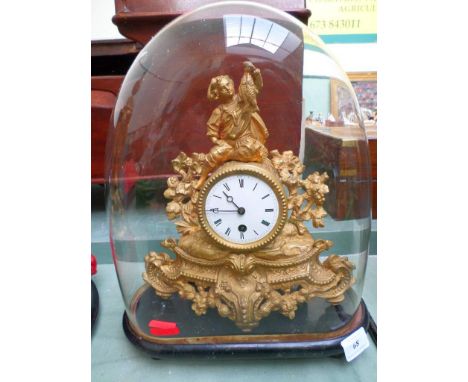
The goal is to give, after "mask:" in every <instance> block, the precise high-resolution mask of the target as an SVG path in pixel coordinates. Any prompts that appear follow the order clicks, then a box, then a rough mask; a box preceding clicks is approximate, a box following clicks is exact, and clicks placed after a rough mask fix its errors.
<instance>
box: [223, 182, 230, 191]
mask: <svg viewBox="0 0 468 382" xmlns="http://www.w3.org/2000/svg"><path fill="white" fill-rule="evenodd" d="M223 186H224V188H225V189H226V190H228V191H230V190H231V189H230V188H229V186H228V184H227V183H223Z"/></svg>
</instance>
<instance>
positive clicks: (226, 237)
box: [199, 164, 286, 250]
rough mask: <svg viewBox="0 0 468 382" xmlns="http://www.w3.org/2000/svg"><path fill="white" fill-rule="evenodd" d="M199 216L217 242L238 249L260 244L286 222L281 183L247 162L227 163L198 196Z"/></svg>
mask: <svg viewBox="0 0 468 382" xmlns="http://www.w3.org/2000/svg"><path fill="white" fill-rule="evenodd" d="M232 167H234V166H232ZM199 217H200V220H201V223H202V227H203V228H204V229H205V231H206V232H207V233H208V234H209V235H210V236H211V237H212V238H213V239H215V240H216V241H217V242H218V243H220V244H222V245H224V246H227V247H229V248H232V249H237V250H246V249H253V248H258V247H260V246H262V245H265V244H266V243H268V242H269V241H271V240H272V239H273V237H274V236H276V234H277V233H278V232H279V230H280V229H281V228H282V226H283V225H284V222H285V218H286V205H285V196H284V191H283V188H282V185H281V184H280V183H279V182H277V181H275V180H273V176H271V174H270V173H269V172H268V171H267V170H265V169H262V168H259V167H253V166H252V165H247V164H245V165H244V164H239V165H237V166H236V167H234V168H229V167H228V169H225V170H224V171H222V172H221V173H220V174H215V175H213V176H212V177H211V178H209V179H208V181H207V184H206V185H205V187H204V189H203V190H202V192H201V196H200V200H199Z"/></svg>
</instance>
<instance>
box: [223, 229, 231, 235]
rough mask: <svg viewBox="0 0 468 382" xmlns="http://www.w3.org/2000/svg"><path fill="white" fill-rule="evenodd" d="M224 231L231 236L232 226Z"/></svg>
mask: <svg viewBox="0 0 468 382" xmlns="http://www.w3.org/2000/svg"><path fill="white" fill-rule="evenodd" d="M224 233H225V234H226V235H227V236H229V235H230V233H231V228H229V227H228V229H227V230H226V231H225V232H224Z"/></svg>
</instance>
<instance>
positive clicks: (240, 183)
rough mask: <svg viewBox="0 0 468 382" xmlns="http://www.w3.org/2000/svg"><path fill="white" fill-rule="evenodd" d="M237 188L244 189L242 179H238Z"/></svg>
mask: <svg viewBox="0 0 468 382" xmlns="http://www.w3.org/2000/svg"><path fill="white" fill-rule="evenodd" d="M239 187H240V188H244V179H239Z"/></svg>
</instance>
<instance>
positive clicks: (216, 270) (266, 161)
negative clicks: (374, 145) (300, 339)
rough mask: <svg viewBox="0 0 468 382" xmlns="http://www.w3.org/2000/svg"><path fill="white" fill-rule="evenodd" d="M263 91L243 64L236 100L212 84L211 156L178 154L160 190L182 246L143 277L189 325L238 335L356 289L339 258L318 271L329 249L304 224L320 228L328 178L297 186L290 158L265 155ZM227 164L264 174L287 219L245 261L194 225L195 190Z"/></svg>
mask: <svg viewBox="0 0 468 382" xmlns="http://www.w3.org/2000/svg"><path fill="white" fill-rule="evenodd" d="M244 79H245V81H244ZM243 81H244V82H243ZM261 85H262V82H261V75H260V71H259V69H257V68H255V67H254V66H253V65H252V64H244V77H243V80H241V87H240V89H239V93H240V95H235V94H234V91H233V82H232V80H231V79H230V78H229V77H228V76H218V77H216V78H215V79H213V80H212V82H211V83H210V86H209V90H208V97H209V99H212V100H220V101H221V102H222V104H221V105H220V106H218V107H217V108H216V109H215V111H214V112H213V114H212V116H211V117H210V120H209V122H208V136H209V137H210V138H211V139H212V141H213V143H214V144H215V146H214V147H213V148H212V150H210V152H209V153H208V154H203V153H193V154H191V155H190V156H188V155H187V154H185V153H183V152H182V153H180V154H179V155H178V156H177V158H175V159H174V160H173V161H172V166H173V169H174V172H175V173H176V175H175V176H171V177H170V178H169V179H168V180H167V186H168V188H167V189H166V191H165V192H164V196H165V197H166V198H167V199H168V200H169V203H168V204H167V207H166V214H167V216H168V218H169V219H171V220H175V224H176V227H177V231H178V232H179V233H180V238H179V239H175V238H168V239H166V240H165V241H164V242H163V243H162V246H163V247H164V248H166V249H168V250H169V251H170V252H172V254H173V256H172V257H171V256H169V255H168V254H167V253H157V252H150V253H149V254H147V256H146V257H145V268H146V271H145V272H144V273H143V278H144V280H145V281H146V282H147V283H148V284H149V285H151V286H152V287H153V288H154V290H155V292H156V294H157V295H158V296H161V297H162V298H169V297H170V296H171V295H172V294H174V293H178V294H179V296H180V297H181V298H182V299H186V300H190V301H192V309H193V311H194V312H195V313H196V314H197V315H203V314H205V313H206V312H207V310H208V308H214V309H217V311H218V313H219V315H220V316H222V317H227V318H229V319H230V320H232V321H234V322H235V324H236V325H237V326H238V327H239V328H240V329H241V330H243V331H250V330H252V329H253V328H254V327H256V326H257V325H258V324H259V322H260V320H261V319H262V318H264V317H266V316H268V315H269V314H270V313H271V312H275V311H277V312H280V313H281V314H283V315H285V316H286V317H289V318H290V319H293V318H294V317H295V312H296V310H297V307H298V305H299V304H301V303H304V302H306V301H307V300H309V299H311V298H315V297H320V298H324V299H327V300H328V301H329V302H330V303H332V304H337V303H340V302H341V301H343V300H344V293H345V292H346V291H347V290H348V289H349V288H350V287H351V286H352V285H353V283H354V282H355V279H354V277H353V276H352V270H353V268H354V266H353V264H352V263H351V262H350V261H349V260H348V259H347V258H346V257H341V256H337V255H330V256H328V257H327V258H326V260H325V261H323V262H321V261H320V259H319V256H320V254H321V253H322V252H324V251H327V250H328V249H330V248H331V247H332V245H333V243H332V242H331V241H329V240H315V239H314V238H313V237H312V235H311V234H310V232H309V230H308V229H307V225H308V224H309V223H308V222H309V221H310V222H311V224H312V225H313V226H314V227H315V228H318V227H323V226H324V221H323V218H324V217H325V216H326V211H325V210H324V208H323V204H324V201H325V195H326V194H327V193H328V186H327V185H326V182H327V180H328V175H327V174H326V173H323V174H319V173H318V172H314V173H312V174H310V175H308V176H307V177H306V178H305V179H304V178H303V172H304V165H303V164H302V163H301V161H300V160H299V158H298V157H297V156H295V155H294V154H293V152H292V151H285V152H282V153H280V152H279V151H278V150H273V151H270V152H268V150H267V149H266V147H265V146H264V144H265V141H266V138H267V136H268V131H267V129H266V127H265V125H264V123H263V121H262V119H261V117H260V116H259V115H258V106H257V103H256V95H257V94H258V92H259V91H260V89H261ZM242 87H243V88H242ZM241 88H242V90H241ZM249 97H250V98H249ZM252 97H254V98H252ZM228 161H238V162H256V163H260V164H262V165H263V166H265V167H266V168H268V169H270V170H269V171H271V172H272V174H273V175H274V176H275V177H276V178H278V179H279V180H280V182H281V184H282V185H283V186H284V187H285V188H286V189H287V191H288V192H287V194H286V195H287V200H286V204H287V209H288V211H289V214H288V215H289V217H288V218H287V222H286V223H285V224H284V226H283V228H282V230H281V231H280V232H279V233H278V234H277V236H276V237H275V238H274V239H273V240H272V241H270V242H269V243H268V244H266V245H265V246H263V247H261V248H258V249H255V250H252V251H249V252H246V253H244V252H239V251H232V250H230V249H229V248H226V247H223V246H222V245H220V244H218V243H216V242H215V241H214V240H213V239H212V238H211V237H210V236H209V235H208V234H207V233H206V232H205V230H204V229H202V227H201V224H200V221H199V217H198V215H197V203H198V198H199V197H200V191H199V190H200V189H201V188H202V186H203V184H204V183H205V181H206V179H207V177H208V176H209V174H210V173H211V172H213V171H214V170H216V169H217V168H219V167H221V166H223V164H224V163H225V162H228Z"/></svg>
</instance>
